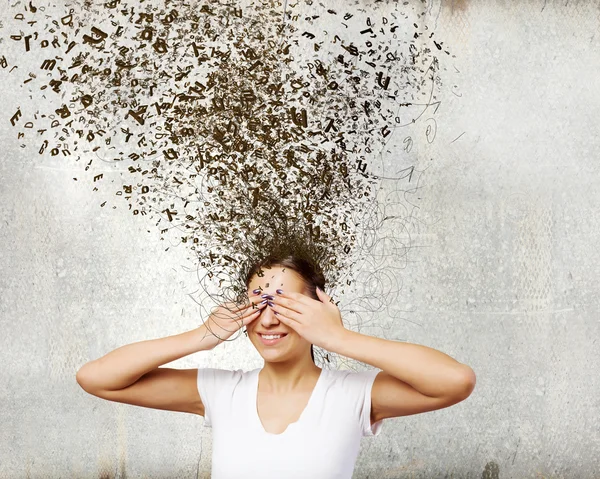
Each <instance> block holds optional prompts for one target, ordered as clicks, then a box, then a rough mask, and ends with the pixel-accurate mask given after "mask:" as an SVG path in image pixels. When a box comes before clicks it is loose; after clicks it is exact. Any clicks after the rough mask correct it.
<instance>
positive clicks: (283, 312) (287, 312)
mask: <svg viewBox="0 0 600 479" xmlns="http://www.w3.org/2000/svg"><path fill="white" fill-rule="evenodd" d="M269 307H270V308H271V309H272V310H273V311H275V312H276V313H277V318H279V317H280V316H285V317H286V318H288V319H289V320H291V321H295V322H297V323H301V319H302V314H301V313H297V312H296V311H294V310H293V309H289V308H286V307H285V306H283V305H281V304H275V303H273V306H269Z"/></svg>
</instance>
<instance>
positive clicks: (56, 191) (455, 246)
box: [0, 1, 600, 479]
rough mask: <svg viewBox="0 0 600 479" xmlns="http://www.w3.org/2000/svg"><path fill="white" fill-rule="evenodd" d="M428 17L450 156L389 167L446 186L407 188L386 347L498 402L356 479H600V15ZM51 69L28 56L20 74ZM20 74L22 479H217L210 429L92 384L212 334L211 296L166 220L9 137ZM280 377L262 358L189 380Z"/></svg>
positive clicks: (248, 349)
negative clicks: (122, 400)
mask: <svg viewBox="0 0 600 479" xmlns="http://www.w3.org/2000/svg"><path fill="white" fill-rule="evenodd" d="M15 3H16V2H15ZM203 3H204V2H203ZM425 3H427V2H425ZM21 4H22V5H25V4H23V3H22V2H21ZM334 7H335V8H339V9H340V10H343V7H342V4H341V3H337V4H335V5H334ZM298 8H304V9H306V11H307V12H309V11H310V9H309V7H307V6H304V7H298ZM351 8H352V9H359V8H364V9H366V10H368V9H369V8H371V7H370V6H369V5H368V4H364V5H362V6H361V5H358V6H356V5H355V6H352V7H351ZM351 8H350V7H348V9H351ZM380 8H383V9H385V8H390V9H391V8H392V6H391V4H390V5H389V6H388V7H385V6H384V7H380ZM23 11H24V10H23ZM380 11H381V10H380ZM426 11H427V14H426V16H425V17H424V19H423V22H424V23H425V24H426V25H428V26H429V28H430V29H432V31H435V32H436V37H437V38H438V39H440V38H441V39H443V41H444V47H449V48H450V49H451V50H452V53H453V55H454V57H448V58H446V59H445V60H443V61H444V65H445V66H446V67H448V68H447V70H446V71H445V72H444V74H443V78H444V80H445V87H444V93H443V95H442V96H441V97H440V101H441V104H440V107H439V110H438V111H437V112H436V115H435V118H436V122H437V132H436V139H435V142H433V143H431V144H428V142H427V141H426V134H425V128H426V126H427V123H425V122H421V123H417V124H415V127H414V128H413V130H412V131H411V133H410V134H411V135H412V137H413V140H414V146H413V149H412V151H411V152H410V153H406V151H404V150H403V139H404V138H405V135H398V136H396V137H392V140H391V141H390V143H389V144H388V150H389V152H387V153H386V154H385V155H384V156H383V158H382V161H383V162H384V164H385V166H386V168H388V171H389V170H390V169H393V168H394V165H395V163H394V162H395V161H396V159H397V158H399V157H401V156H407V155H409V156H410V157H411V159H412V161H413V162H414V164H415V165H417V166H418V168H420V169H421V170H422V171H424V172H423V173H422V174H421V175H420V176H419V179H418V182H419V183H418V188H416V189H415V188H413V189H410V188H409V187H408V186H406V185H405V186H406V187H405V189H406V190H408V193H407V194H405V195H404V200H405V201H406V205H407V208H410V221H408V222H406V224H405V228H406V232H407V233H408V234H409V236H410V240H411V244H412V249H411V251H410V255H409V257H408V259H407V261H406V265H405V267H404V269H403V270H402V273H401V275H400V276H401V278H402V285H401V287H402V291H401V293H400V294H399V296H398V299H397V301H396V302H395V304H394V305H392V309H393V310H392V311H391V316H392V317H395V318H396V320H395V321H394V322H393V323H392V325H393V327H392V329H391V330H388V331H387V332H386V337H393V338H397V339H402V340H405V341H409V342H414V343H419V344H425V345H428V346H430V347H433V348H436V349H439V350H441V351H443V352H445V353H447V354H449V355H451V356H453V357H454V358H456V359H457V360H459V361H461V362H464V363H466V364H469V365H470V366H471V367H472V368H473V369H474V371H475V372H476V374H477V387H476V389H475V391H474V393H473V394H472V396H471V397H470V398H469V399H468V400H466V401H464V402H462V403H460V404H458V405H456V406H453V407H450V408H447V409H443V410H439V411H434V412H430V413H427V414H421V415H416V416H409V417H402V418H396V419H390V420H387V421H385V424H384V429H383V433H382V435H381V436H380V437H378V438H366V439H363V445H362V450H361V454H360V456H359V459H358V462H357V467H356V472H355V477H356V478H367V477H370V478H384V477H386V478H442V477H443V478H467V477H469V478H480V477H481V478H490V479H491V478H525V477H528V478H529V477H530V478H542V477H543V478H577V479H583V478H594V477H600V454H599V451H600V432H599V420H598V412H599V411H600V402H599V401H600V399H599V398H600V381H599V380H598V374H597V370H598V364H600V347H599V344H598V338H599V337H600V335H599V333H600V331H599V327H600V322H599V321H598V310H599V299H598V297H599V296H598V294H597V290H598V283H599V279H600V264H599V260H598V253H597V244H598V243H597V238H598V234H599V231H600V224H599V218H600V216H599V215H598V210H599V208H600V193H599V190H598V188H597V185H598V181H599V166H598V164H599V163H598V157H599V154H600V139H599V136H598V134H597V133H598V118H597V116H598V112H599V111H600V94H599V92H598V88H597V86H598V78H600V55H598V52H599V51H600V35H599V34H598V31H599V26H600V8H599V4H598V2H592V1H579V2H572V1H571V2H567V1H562V2H546V1H524V2H520V3H519V4H518V5H512V4H510V3H509V2H492V1H482V2H470V3H469V2H454V1H452V2H444V5H443V6H442V5H440V2H439V1H435V2H429V3H428V4H427V8H426ZM14 13H15V10H11V9H7V8H5V9H4V10H3V11H2V13H0V18H1V22H2V28H0V36H1V37H2V42H0V57H1V56H3V55H6V56H7V57H10V58H14V54H12V53H10V52H13V51H14V49H16V48H17V42H15V41H13V40H11V39H10V35H15V34H18V33H19V31H20V30H21V31H24V32H26V31H28V30H27V28H25V27H26V26H24V25H23V24H22V23H18V22H17V21H16V20H14V18H13V16H14ZM367 13H368V12H367ZM19 48H22V44H19ZM36 55H37V56H36ZM43 58H44V56H43V54H42V52H41V50H36V51H32V52H30V53H28V54H27V55H25V54H23V55H22V57H21V58H20V59H19V62H20V63H19V68H20V69H24V70H26V69H27V68H29V66H31V65H37V64H38V63H39V61H41V60H42V59H43ZM9 66H10V65H9ZM30 68H31V70H32V71H33V67H30ZM8 70H9V68H3V69H0V78H1V79H2V84H1V86H0V94H1V96H2V104H3V105H2V120H1V121H0V135H1V138H2V155H1V158H0V225H1V226H0V273H1V274H0V326H1V333H0V337H1V348H0V361H1V364H2V368H0V378H1V381H0V384H1V387H0V410H1V416H2V420H1V426H0V477H1V478H25V477H31V478H42V477H43V478H59V477H62V478H67V477H122V478H124V477H182V478H192V477H209V471H210V452H211V450H210V443H211V432H210V429H208V428H204V427H202V422H203V419H202V418H199V417H192V416H190V415H185V414H176V413H170V412H165V411H156V410H149V409H143V408H135V407H132V406H127V405H122V404H115V403H110V402H106V401H102V400H100V399H97V398H94V397H92V396H89V395H87V394H85V393H84V392H83V391H82V390H81V389H80V388H79V386H78V385H77V383H76V382H75V372H76V370H77V369H78V368H79V367H80V366H81V365H82V364H83V363H85V362H87V361H89V360H91V359H95V358H97V357H99V356H101V355H103V354H105V353H107V352H108V351H110V350H112V349H115V348H117V347H119V346H121V345H124V344H128V343H131V342H134V341H139V340H143V339H152V338H157V337H163V336H167V335H171V334H177V333H180V332H183V331H187V330H189V329H192V328H194V327H196V326H198V325H199V324H200V323H201V318H200V317H199V312H198V307H197V305H196V304H195V303H194V302H193V301H192V300H190V298H189V296H188V293H190V292H192V291H194V289H195V284H194V276H193V275H192V274H190V273H186V272H185V271H184V270H183V269H182V267H181V265H183V264H185V263H186V260H185V258H184V251H183V250H182V249H181V248H177V247H170V248H168V250H166V249H167V246H169V245H168V244H166V243H168V242H165V241H160V239H159V235H158V233H157V230H156V228H154V225H153V224H152V225H151V224H148V222H147V221H145V218H144V217H141V216H135V217H133V216H132V215H131V214H130V213H128V212H127V211H126V210H125V209H124V208H121V209H114V210H106V209H102V208H100V207H99V206H98V204H99V203H100V199H99V196H98V193H97V192H94V191H93V190H92V188H91V187H90V186H89V184H86V183H84V182H82V181H74V180H73V177H77V176H79V177H81V174H82V171H83V167H84V162H83V161H80V162H78V163H75V162H71V161H70V160H69V159H68V158H61V157H60V156H57V157H49V156H41V155H39V154H38V153H37V147H38V146H39V145H38V142H31V145H33V146H28V147H27V148H23V147H21V146H20V145H21V144H23V143H25V142H24V141H22V140H20V139H18V138H17V135H16V133H15V131H16V128H14V127H13V126H12V125H11V123H10V121H9V120H10V117H11V116H12V115H13V114H14V112H15V111H16V110H17V108H18V107H23V108H24V105H25V104H26V103H27V94H26V93H25V91H24V89H23V88H22V86H21V83H20V81H19V82H18V81H17V75H16V72H10V73H9V71H8ZM21 73H22V72H21ZM18 78H20V79H22V77H18ZM430 124H431V123H430ZM394 184H395V183H393V182H388V183H384V184H383V186H384V189H383V190H382V192H381V195H382V196H381V198H384V197H385V195H386V194H394V191H393V188H394ZM386 188H387V189H386ZM381 234H383V233H381ZM373 334H374V333H373ZM261 364H262V362H261V359H260V357H259V356H258V354H257V353H256V351H255V350H254V349H253V347H252V345H251V344H250V343H249V342H248V340H247V339H245V338H244V337H243V336H242V337H241V338H240V339H239V340H236V341H235V342H232V343H227V344H224V345H222V346H220V347H219V348H217V349H215V350H214V351H212V352H210V353H198V354H195V355H192V356H188V357H186V358H183V359H181V360H179V361H176V362H174V363H171V364H170V366H173V367H181V368H185V367H222V368H232V369H233V368H244V369H252V368H255V367H259V366H260V365H261ZM232 454H235V452H234V451H232Z"/></svg>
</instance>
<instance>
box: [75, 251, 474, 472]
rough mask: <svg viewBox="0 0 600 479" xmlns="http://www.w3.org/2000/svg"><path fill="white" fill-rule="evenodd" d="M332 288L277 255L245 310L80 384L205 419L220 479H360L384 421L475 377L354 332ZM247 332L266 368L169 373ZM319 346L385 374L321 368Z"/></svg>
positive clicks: (428, 355)
mask: <svg viewBox="0 0 600 479" xmlns="http://www.w3.org/2000/svg"><path fill="white" fill-rule="evenodd" d="M324 282H325V280H324V277H323V275H322V274H321V273H319V271H318V269H317V268H316V267H315V265H313V264H311V262H310V261H307V260H305V259H300V258H296V257H293V256H292V257H274V258H273V257H272V258H268V259H267V260H264V261H262V262H260V263H258V264H256V265H255V266H254V267H253V268H251V269H250V271H249V274H248V276H247V278H246V286H247V289H248V297H249V299H250V301H249V302H248V303H247V304H245V305H234V304H225V305H222V306H220V307H219V308H217V310H215V311H214V312H213V313H212V314H211V315H210V317H209V319H208V320H207V321H206V323H205V324H204V325H202V326H201V327H199V328H197V329H194V330H192V331H189V332H186V333H183V334H179V335H175V336H169V337H166V338H162V339H155V340H149V341H141V342H137V343H133V344H129V345H127V346H123V347H121V348H118V349H116V350H114V351H112V352H110V353H108V354H107V355H105V356H104V357H102V358H99V359H97V360H95V361H91V362H90V363H87V364H85V365H84V366H83V367H82V368H81V369H80V370H79V371H78V373H77V382H78V383H79V384H80V385H81V387H82V388H83V389H84V390H85V391H87V392H88V393H90V394H93V395H94V396H97V397H100V398H103V399H107V400H109V401H116V402H121V403H126V404H133V405H137V406H143V407H150V408H156V409H165V410H171V411H180V412H188V413H192V414H199V415H201V416H204V421H205V425H207V426H211V427H212V428H213V457H212V477H213V478H215V479H224V478H228V479H229V478H252V479H254V478H256V479H259V478H260V479H268V478H278V479H279V478H302V479H305V478H314V479H317V478H322V479H333V478H351V477H352V472H353V469H354V465H355V462H356V458H357V455H358V452H359V446H360V440H361V437H363V436H373V435H378V434H379V433H380V432H381V426H382V421H383V420H384V419H387V418H393V417H398V416H406V415H410V414H418V413H422V412H426V411H433V410H435V409H441V408H445V407H448V406H451V405H453V404H456V403H458V402H460V401H462V400H464V399H466V398H467V397H468V396H469V395H470V394H471V392H472V390H473V388H474V385H475V375H474V373H473V371H472V370H471V368H469V367H468V366H466V365H464V364H462V363H459V362H457V361H455V360H454V359H452V358H451V357H449V356H447V355H445V354H444V353H441V352H440V351H437V350H434V349H431V348H428V347H425V346H420V345H416V344H411V343H403V342H397V341H388V340H384V339H380V338H376V337H372V336H365V335H362V334H359V333H356V332H352V331H350V330H347V329H345V328H344V326H343V323H342V320H341V314H340V311H339V309H338V308H337V307H336V306H335V304H334V303H333V302H332V301H331V298H330V297H329V296H328V295H327V294H325V293H324V292H323V290H322V288H323V287H324ZM319 288H320V289H319ZM243 326H246V329H247V334H248V337H249V338H250V341H251V342H252V344H253V345H254V346H255V347H256V349H257V351H258V353H259V354H260V355H261V356H262V358H263V359H264V366H263V367H262V368H259V369H255V370H252V371H248V372H245V371H243V370H241V369H238V370H236V371H229V370H224V369H213V368H199V369H196V368H194V369H182V370H180V369H171V368H162V367H160V366H161V365H163V364H166V363H169V362H171V361H174V360H176V359H179V358H181V357H183V356H186V355H188V354H192V353H195V352H198V351H201V350H208V349H212V348H214V347H215V346H216V345H218V344H219V343H221V342H222V341H223V340H226V339H228V338H229V337H231V336H232V335H233V334H234V333H235V332H236V331H237V330H238V329H240V328H241V327H243ZM313 344H316V345H317V346H319V347H322V348H324V349H325V350H327V351H330V352H335V353H338V354H341V355H343V356H346V357H350V358H354V359H356V360H358V361H362V362H364V363H367V364H370V365H372V366H374V367H375V368H378V369H380V370H369V371H363V372H358V373H357V372H353V371H347V370H344V371H338V370H327V369H321V368H319V367H317V365H316V364H315V363H314V355H313V351H312V345H313Z"/></svg>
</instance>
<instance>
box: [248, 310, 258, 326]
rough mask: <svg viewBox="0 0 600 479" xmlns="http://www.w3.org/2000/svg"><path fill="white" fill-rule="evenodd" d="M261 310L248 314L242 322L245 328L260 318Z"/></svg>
mask: <svg viewBox="0 0 600 479" xmlns="http://www.w3.org/2000/svg"><path fill="white" fill-rule="evenodd" d="M261 311H262V309H257V310H256V311H254V313H252V314H250V315H249V316H248V317H247V318H246V319H245V320H244V324H245V325H246V326H248V325H249V324H251V323H252V322H253V321H255V320H256V318H258V317H260V313H261Z"/></svg>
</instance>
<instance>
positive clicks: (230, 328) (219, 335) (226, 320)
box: [203, 297, 266, 348]
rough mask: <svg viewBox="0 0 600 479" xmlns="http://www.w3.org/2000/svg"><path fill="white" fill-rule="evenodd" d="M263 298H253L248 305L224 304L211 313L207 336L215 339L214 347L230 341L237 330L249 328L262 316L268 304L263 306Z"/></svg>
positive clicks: (207, 325) (207, 323)
mask: <svg viewBox="0 0 600 479" xmlns="http://www.w3.org/2000/svg"><path fill="white" fill-rule="evenodd" d="M261 301H262V298H260V297H258V298H252V299H251V300H249V301H248V302H247V303H242V304H238V303H233V302H231V303H223V304H221V305H219V306H217V307H216V308H215V309H213V311H212V312H211V313H210V316H209V317H208V319H207V320H206V322H205V323H204V325H203V326H204V327H205V328H206V329H207V335H209V336H212V337H213V338H214V340H215V341H214V345H212V347H213V348H214V347H215V346H217V345H219V344H221V343H222V342H223V341H225V340H226V339H229V338H230V337H231V336H232V335H233V334H234V333H235V332H236V331H237V330H239V329H240V328H242V327H244V326H248V325H249V324H250V323H252V322H253V321H254V320H255V319H256V318H258V317H259V316H260V312H261V311H262V310H263V309H264V308H265V306H266V304H261Z"/></svg>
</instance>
